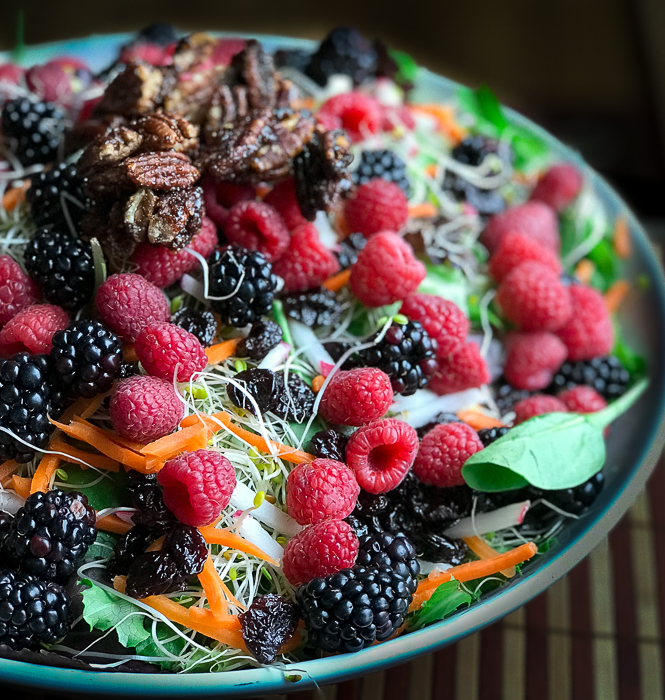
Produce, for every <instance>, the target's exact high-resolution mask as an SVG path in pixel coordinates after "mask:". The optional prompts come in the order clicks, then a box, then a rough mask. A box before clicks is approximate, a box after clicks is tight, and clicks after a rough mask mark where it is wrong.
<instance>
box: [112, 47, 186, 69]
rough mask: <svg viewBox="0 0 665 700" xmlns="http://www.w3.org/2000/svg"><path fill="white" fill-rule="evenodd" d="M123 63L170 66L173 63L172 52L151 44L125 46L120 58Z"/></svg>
mask: <svg viewBox="0 0 665 700" xmlns="http://www.w3.org/2000/svg"><path fill="white" fill-rule="evenodd" d="M118 60H119V61H121V62H122V63H129V62H130V61H141V62H143V63H149V64H150V65H151V66H168V65H170V64H171V63H173V56H172V55H171V52H170V51H169V50H168V49H167V48H165V47H164V46H160V45H159V44H153V43H151V42H141V43H137V44H132V45H131V46H125V47H124V48H123V50H122V51H121V52H120V56H118Z"/></svg>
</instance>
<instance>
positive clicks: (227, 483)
mask: <svg viewBox="0 0 665 700" xmlns="http://www.w3.org/2000/svg"><path fill="white" fill-rule="evenodd" d="M157 481H159V483H160V484H161V485H162V486H163V487H164V503H165V504H166V507H167V508H168V509H169V510H170V511H171V512H172V513H173V514H174V515H175V516H176V518H178V520H180V522H182V523H185V525H191V526H192V527H201V526H203V525H210V523H212V522H213V521H215V520H216V519H217V518H218V517H219V516H220V514H221V512H222V511H223V510H224V508H226V506H227V505H228V504H229V501H230V500H231V494H232V493H233V489H235V487H236V474H235V470H234V469H233V465H232V464H231V462H229V460H228V459H226V457H224V455H222V454H220V453H219V452H215V451H214V450H196V452H186V453H185V454H182V455H180V456H178V457H174V458H173V459H170V460H169V461H168V462H167V463H166V464H165V465H164V467H163V468H162V469H161V471H159V472H158V473H157Z"/></svg>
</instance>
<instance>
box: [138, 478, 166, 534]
mask: <svg viewBox="0 0 665 700" xmlns="http://www.w3.org/2000/svg"><path fill="white" fill-rule="evenodd" d="M126 479H127V481H126V484H127V490H128V491H129V494H130V496H131V501H132V505H133V506H134V508H138V510H139V511H140V512H139V513H137V514H136V515H135V516H134V518H133V520H134V522H135V523H136V524H137V525H139V524H140V525H146V526H147V527H149V528H151V529H152V530H153V531H157V532H159V533H160V534H161V533H163V532H165V531H166V529H167V528H168V527H169V525H171V523H172V522H173V521H174V517H173V514H172V513H171V511H170V510H169V509H168V508H167V507H166V506H165V505H164V499H163V497H162V487H161V486H160V485H159V484H158V483H157V475H156V474H140V473H139V472H134V471H130V472H127V476H126Z"/></svg>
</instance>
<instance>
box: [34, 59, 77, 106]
mask: <svg viewBox="0 0 665 700" xmlns="http://www.w3.org/2000/svg"><path fill="white" fill-rule="evenodd" d="M75 77H76V76H75V75H74V72H73V71H72V70H66V69H65V68H63V67H62V66H59V65H58V64H57V63H45V64H44V65H41V66H32V67H31V68H28V70H27V71H26V73H25V81H26V83H27V85H28V88H29V89H30V91H31V92H33V93H34V94H35V95H37V96H39V98H40V99H42V100H45V101H46V102H58V103H63V102H66V101H67V98H68V97H69V96H70V95H71V93H72V90H73V81H72V79H73V78H75Z"/></svg>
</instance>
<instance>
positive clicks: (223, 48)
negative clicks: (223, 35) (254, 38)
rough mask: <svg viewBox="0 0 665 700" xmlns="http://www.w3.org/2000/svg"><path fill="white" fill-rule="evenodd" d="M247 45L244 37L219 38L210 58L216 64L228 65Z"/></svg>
mask: <svg viewBox="0 0 665 700" xmlns="http://www.w3.org/2000/svg"><path fill="white" fill-rule="evenodd" d="M246 47H247V42H246V41H245V40H244V39H235V38H230V39H218V40H217V44H215V48H214V49H213V52H212V56H211V57H210V58H211V60H212V62H213V63H214V65H216V66H228V65H229V63H231V59H232V58H233V57H234V56H235V55H236V54H237V53H240V52H241V51H243V50H244V49H245V48H246Z"/></svg>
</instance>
